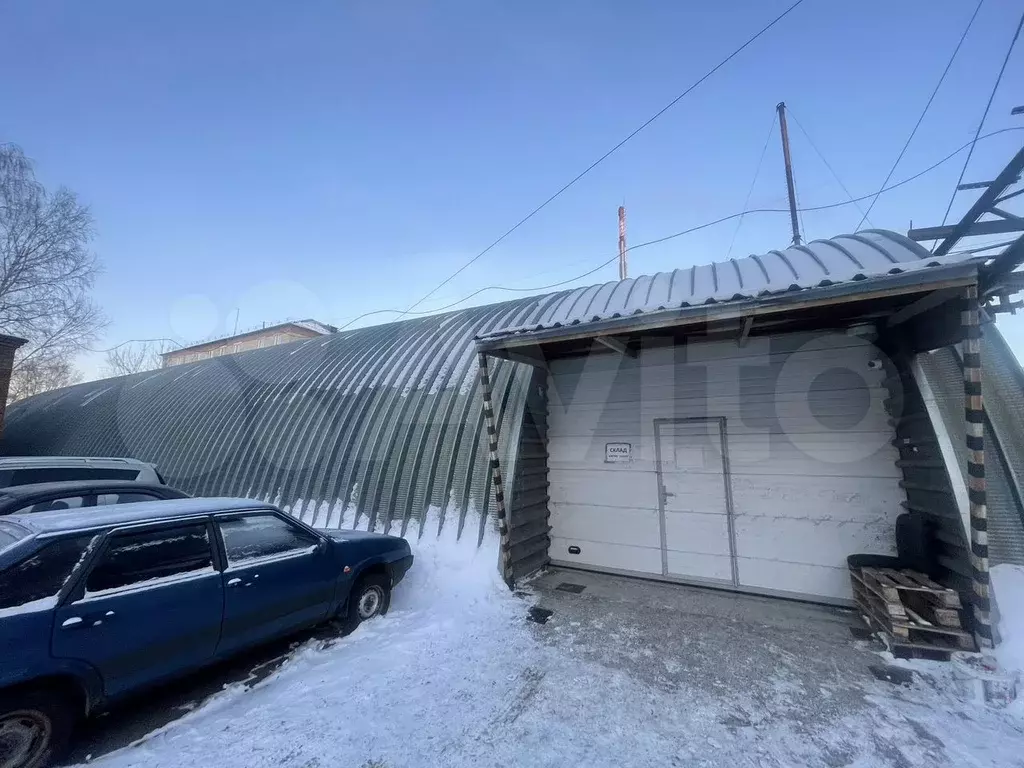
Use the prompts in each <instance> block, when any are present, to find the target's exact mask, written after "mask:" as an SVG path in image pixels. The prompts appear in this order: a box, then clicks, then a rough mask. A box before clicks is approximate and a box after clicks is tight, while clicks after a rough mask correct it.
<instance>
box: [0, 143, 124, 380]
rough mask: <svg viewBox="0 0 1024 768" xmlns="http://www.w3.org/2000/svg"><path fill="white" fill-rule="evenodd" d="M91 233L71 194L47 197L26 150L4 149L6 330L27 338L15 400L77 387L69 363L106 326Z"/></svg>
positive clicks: (0, 270) (0, 305)
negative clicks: (95, 298) (96, 290)
mask: <svg viewBox="0 0 1024 768" xmlns="http://www.w3.org/2000/svg"><path fill="white" fill-rule="evenodd" d="M92 235H93V220H92V216H91V214H90V213H89V209H88V208H86V207H85V206H83V205H80V204H79V202H78V199H77V198H76V197H75V195H74V193H73V192H71V191H69V190H67V189H64V188H63V187H62V188H59V189H57V190H56V191H54V192H53V193H50V192H48V191H47V190H46V189H45V188H44V187H43V186H42V185H41V184H40V183H39V182H37V181H36V177H35V172H34V170H33V168H32V163H31V162H30V161H29V160H28V159H27V158H26V157H25V154H24V153H23V152H22V151H21V149H20V148H18V147H17V146H15V145H13V144H0V331H2V332H3V333H7V334H10V335H13V336H21V337H23V338H25V339H28V344H26V345H25V346H24V347H22V348H21V349H20V350H19V351H18V354H17V356H16V357H15V361H14V372H13V374H12V382H11V396H12V399H18V398H20V397H28V396H29V395H31V394H36V393H37V392H42V391H45V389H46V388H48V387H51V386H65V385H66V384H69V383H72V382H73V381H75V380H76V379H77V374H76V373H75V372H74V370H73V367H72V365H71V360H72V359H73V357H74V355H75V354H76V353H77V352H79V351H80V350H81V349H82V348H83V347H85V346H87V345H88V344H89V343H91V342H92V341H93V340H94V339H95V338H96V335H97V332H98V331H99V330H100V328H102V326H103V324H104V319H103V316H102V314H101V312H100V310H99V309H98V308H97V307H96V306H95V305H94V304H93V303H92V300H91V299H90V297H89V294H90V292H91V290H92V286H93V281H94V280H95V279H96V276H97V274H99V264H98V262H97V260H96V257H95V255H94V254H93V253H92V252H91V251H90V250H89V248H88V245H89V242H90V240H91V239H92Z"/></svg>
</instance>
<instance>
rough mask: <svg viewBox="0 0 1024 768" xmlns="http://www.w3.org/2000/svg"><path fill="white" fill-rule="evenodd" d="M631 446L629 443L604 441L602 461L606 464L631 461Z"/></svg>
mask: <svg viewBox="0 0 1024 768" xmlns="http://www.w3.org/2000/svg"><path fill="white" fill-rule="evenodd" d="M632 458H633V446H632V445H631V444H630V443H605V444H604V461H605V463H606V464H608V463H611V462H619V461H631V460H632Z"/></svg>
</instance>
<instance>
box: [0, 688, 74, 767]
mask: <svg viewBox="0 0 1024 768" xmlns="http://www.w3.org/2000/svg"><path fill="white" fill-rule="evenodd" d="M79 714H80V713H79V711H78V707H77V706H75V704H74V702H72V701H71V700H70V699H69V698H68V697H67V696H66V695H63V694H62V693H61V692H60V691H57V690H54V689H52V688H46V687H41V688H21V689H16V690H13V691H10V692H0V764H5V762H6V760H10V759H11V758H12V757H14V750H17V751H18V752H19V753H22V761H20V762H17V763H15V764H14V765H15V767H16V768H42V766H46V765H49V764H50V763H52V762H53V761H54V760H56V759H58V758H59V757H60V756H61V755H62V754H63V752H64V749H65V747H66V746H67V742H68V739H70V738H71V732H72V731H73V730H74V727H75V722H76V721H77V720H78V716H79ZM19 715H20V716H21V718H19ZM16 719H23V721H24V722H25V723H26V724H30V723H32V721H35V724H36V725H37V726H38V727H39V728H40V729H41V730H42V732H43V733H41V734H40V735H39V737H38V738H37V739H35V740H31V741H29V740H26V734H27V732H25V733H16V732H15V728H17V727H18V726H16V725H14V721H15V720H16ZM5 721H6V722H7V723H8V724H9V726H8V728H6V729H5V728H4V727H3V723H4V722H5ZM5 731H6V734H5ZM3 752H7V754H2V753H3Z"/></svg>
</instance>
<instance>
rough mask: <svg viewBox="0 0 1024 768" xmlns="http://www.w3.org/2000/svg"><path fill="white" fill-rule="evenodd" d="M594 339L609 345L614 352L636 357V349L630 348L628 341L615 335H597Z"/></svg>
mask: <svg viewBox="0 0 1024 768" xmlns="http://www.w3.org/2000/svg"><path fill="white" fill-rule="evenodd" d="M594 341H596V342H597V343H598V344H603V345H604V346H606V347H608V349H610V350H611V351H612V352H618V353H619V354H620V355H625V356H626V357H636V354H637V353H636V350H635V349H630V348H629V347H628V346H627V345H626V342H624V341H622V340H621V339H618V338H616V337H615V336H595V337H594Z"/></svg>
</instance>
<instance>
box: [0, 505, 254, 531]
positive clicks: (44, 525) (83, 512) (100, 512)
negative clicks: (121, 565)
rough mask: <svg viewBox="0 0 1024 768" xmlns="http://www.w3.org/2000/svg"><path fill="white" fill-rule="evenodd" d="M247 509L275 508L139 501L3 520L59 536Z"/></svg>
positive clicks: (10, 516)
mask: <svg viewBox="0 0 1024 768" xmlns="http://www.w3.org/2000/svg"><path fill="white" fill-rule="evenodd" d="M245 509H273V507H272V506H271V505H270V504H267V503H266V502H262V501H257V500H256V499H230V498H210V499H168V500H161V501H140V502H136V503H134V504H107V505H102V506H99V507H79V508H77V509H64V510H55V511H52V512H33V513H31V514H27V515H7V516H6V517H4V520H5V521H10V522H12V523H16V524H18V525H20V526H22V527H24V528H28V529H29V530H30V531H32V532H33V533H58V532H61V531H74V530H78V529H80V528H86V527H88V528H97V527H106V526H111V525H125V524H129V523H145V522H148V521H151V520H152V521H156V520H163V519H165V518H168V517H180V516H182V515H203V514H210V513H212V512H233V511H241V510H245Z"/></svg>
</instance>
